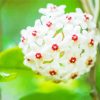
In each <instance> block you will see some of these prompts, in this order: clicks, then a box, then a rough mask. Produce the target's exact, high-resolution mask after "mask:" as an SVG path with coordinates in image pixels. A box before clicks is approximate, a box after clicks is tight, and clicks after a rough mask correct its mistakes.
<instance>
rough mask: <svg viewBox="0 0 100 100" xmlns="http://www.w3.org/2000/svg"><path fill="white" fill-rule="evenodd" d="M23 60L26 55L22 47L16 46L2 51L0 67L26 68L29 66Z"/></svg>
mask: <svg viewBox="0 0 100 100" xmlns="http://www.w3.org/2000/svg"><path fill="white" fill-rule="evenodd" d="M23 60H24V57H23V54H22V51H21V49H20V48H18V47H15V48H12V49H8V50H5V51H4V52H2V53H0V69H1V68H6V69H11V70H12V69H13V68H14V69H15V68H16V69H21V68H22V69H25V68H27V67H26V66H25V65H24V64H23ZM27 69H28V68H27Z"/></svg>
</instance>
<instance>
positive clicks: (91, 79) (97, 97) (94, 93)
mask: <svg viewBox="0 0 100 100" xmlns="http://www.w3.org/2000/svg"><path fill="white" fill-rule="evenodd" d="M95 69H96V68H95V67H93V68H92V69H91V71H90V73H89V84H90V85H91V89H92V90H91V93H90V95H91V96H92V98H93V100H100V95H99V93H98V91H97V88H96V79H95V77H96V74H95V72H96V70H95Z"/></svg>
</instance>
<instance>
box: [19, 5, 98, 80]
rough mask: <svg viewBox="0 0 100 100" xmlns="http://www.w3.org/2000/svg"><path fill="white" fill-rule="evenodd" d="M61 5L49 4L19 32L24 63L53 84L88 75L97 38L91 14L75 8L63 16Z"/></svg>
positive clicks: (93, 60) (94, 53)
mask: <svg viewBox="0 0 100 100" xmlns="http://www.w3.org/2000/svg"><path fill="white" fill-rule="evenodd" d="M64 8H65V6H64V5H61V6H58V7H57V6H56V5H53V4H48V5H47V8H41V9H40V10H39V12H41V13H42V14H43V15H42V16H41V18H40V19H37V20H36V21H35V25H34V27H27V28H26V29H24V30H22V31H21V35H22V37H21V42H20V44H19V45H20V47H21V48H22V51H23V53H24V58H25V60H24V64H25V65H27V66H28V67H30V68H32V69H33V70H34V71H35V72H37V73H40V74H41V75H44V76H45V77H47V78H49V79H52V80H54V81H67V80H68V79H75V78H78V77H80V76H81V75H83V74H84V73H86V72H89V71H90V69H91V67H92V66H93V65H94V62H95V60H96V53H97V45H98V41H99V39H97V35H96V25H95V23H94V22H93V18H92V16H91V15H90V14H86V13H83V12H82V10H81V9H79V8H77V9H76V12H71V13H67V14H65V13H64Z"/></svg>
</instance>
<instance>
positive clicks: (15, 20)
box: [0, 0, 100, 100]
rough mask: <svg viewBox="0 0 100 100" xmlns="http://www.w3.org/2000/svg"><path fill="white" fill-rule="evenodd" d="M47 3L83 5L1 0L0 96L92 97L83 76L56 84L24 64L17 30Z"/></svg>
mask: <svg viewBox="0 0 100 100" xmlns="http://www.w3.org/2000/svg"><path fill="white" fill-rule="evenodd" d="M47 3H54V4H56V5H61V4H65V5H66V6H67V8H66V12H70V11H75V8H78V7H79V8H82V5H81V3H80V0H0V51H1V52H0V100H47V99H48V100H92V97H91V94H90V92H91V87H90V85H89V83H88V82H87V79H86V76H83V77H81V78H80V79H78V80H73V81H72V80H71V81H68V82H67V83H60V84H56V83H53V82H51V81H49V80H45V79H44V78H43V77H41V76H37V75H35V74H34V73H33V72H32V70H31V69H29V68H28V67H26V66H24V65H23V54H22V52H21V50H20V49H19V48H18V47H17V45H18V43H19V41H20V31H21V29H23V28H26V27H27V26H33V25H34V21H35V19H37V18H39V17H40V14H39V13H38V9H39V8H41V7H46V5H47ZM97 58H98V59H97V62H96V64H95V65H96V67H97V72H96V87H97V90H98V91H99V92H100V85H99V84H100V80H99V77H100V67H99V66H100V63H99V60H100V59H99V58H100V53H99V52H98V56H97Z"/></svg>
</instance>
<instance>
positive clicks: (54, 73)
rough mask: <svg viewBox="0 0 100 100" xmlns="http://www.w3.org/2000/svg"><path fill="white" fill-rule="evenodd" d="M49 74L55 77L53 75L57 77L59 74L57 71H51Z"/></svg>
mask: <svg viewBox="0 0 100 100" xmlns="http://www.w3.org/2000/svg"><path fill="white" fill-rule="evenodd" d="M49 74H50V75H52V76H53V75H56V74H57V72H56V71H55V70H51V71H49Z"/></svg>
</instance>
